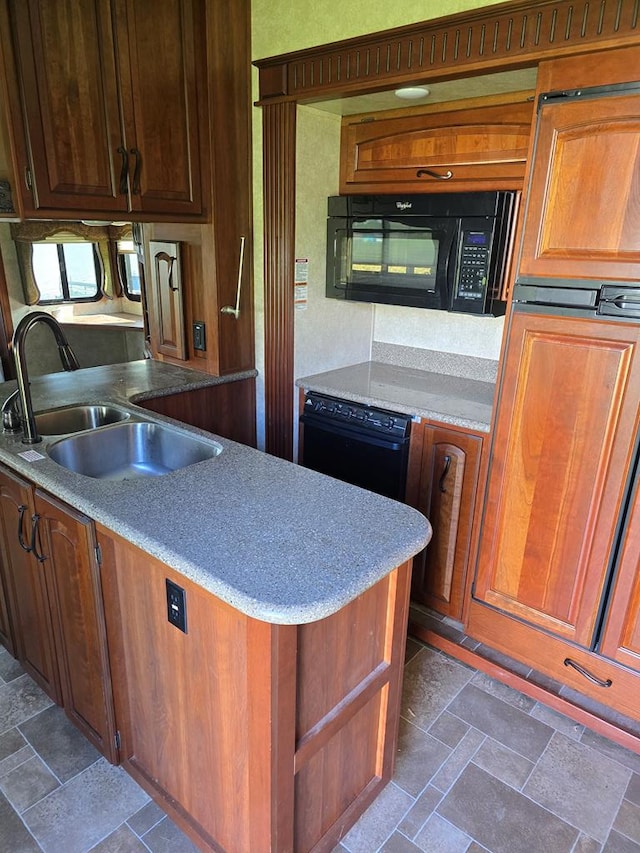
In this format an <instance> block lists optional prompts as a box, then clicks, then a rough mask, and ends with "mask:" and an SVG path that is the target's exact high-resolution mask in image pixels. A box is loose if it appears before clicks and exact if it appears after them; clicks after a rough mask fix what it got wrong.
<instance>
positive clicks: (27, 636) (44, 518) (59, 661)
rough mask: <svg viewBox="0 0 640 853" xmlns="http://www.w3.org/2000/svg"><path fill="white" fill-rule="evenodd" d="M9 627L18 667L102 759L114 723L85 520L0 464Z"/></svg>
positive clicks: (109, 749) (0, 538)
mask: <svg viewBox="0 0 640 853" xmlns="http://www.w3.org/2000/svg"><path fill="white" fill-rule="evenodd" d="M0 528H1V529H0V549H1V551H2V564H1V570H2V577H1V580H2V585H3V589H4V590H5V591H6V593H7V595H6V610H7V614H8V615H9V616H10V620H11V624H10V630H9V633H10V634H11V636H12V637H13V641H14V652H15V655H16V657H17V658H18V660H19V661H20V662H21V664H22V666H23V667H24V669H25V670H26V671H27V672H28V673H29V675H31V676H32V677H33V679H34V680H35V681H36V682H37V684H39V685H40V687H42V689H43V690H44V691H45V692H46V693H47V694H48V695H49V696H50V697H51V698H52V699H53V700H54V701H55V702H57V703H58V704H60V705H63V707H64V709H65V712H66V714H67V716H68V717H69V719H70V720H71V721H72V722H73V723H74V724H75V725H76V726H77V727H78V728H79V729H80V730H81V731H82V733H83V734H84V735H85V736H86V737H87V738H88V739H89V740H90V741H91V742H92V743H93V744H94V746H95V747H96V748H97V749H99V750H100V751H101V752H102V753H103V754H104V755H105V756H106V757H107V758H108V759H109V760H110V761H115V760H116V759H117V752H116V745H115V724H114V717H113V701H112V696H111V681H110V672H109V663H108V657H107V646H106V638H105V628H104V616H103V609H102V598H101V592H100V582H99V577H98V564H97V550H96V544H95V532H94V526H93V522H92V521H91V520H90V519H89V518H87V517H86V516H84V515H81V514H80V513H78V512H76V511H75V510H73V509H72V508H71V507H69V506H67V505H65V504H63V503H61V502H59V501H58V500H56V499H54V498H52V497H51V496H49V495H47V494H45V493H44V492H42V491H40V490H34V488H33V486H32V485H31V483H29V482H28V481H26V480H23V479H21V478H20V477H17V476H16V475H14V474H12V473H9V472H8V471H7V470H6V469H4V468H0Z"/></svg>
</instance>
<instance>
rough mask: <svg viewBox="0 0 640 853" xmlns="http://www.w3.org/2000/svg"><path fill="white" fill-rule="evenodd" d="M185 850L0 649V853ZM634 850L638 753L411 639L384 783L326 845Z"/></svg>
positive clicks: (384, 852) (536, 852)
mask: <svg viewBox="0 0 640 853" xmlns="http://www.w3.org/2000/svg"><path fill="white" fill-rule="evenodd" d="M89 850H92V851H96V853H144V851H152V853H169V851H171V853H194V851H195V847H194V846H193V845H192V844H191V842H190V841H189V840H188V839H187V838H186V837H185V836H184V835H183V834H182V833H181V832H180V830H179V829H178V828H177V827H176V826H175V825H174V824H173V823H172V822H171V821H170V820H169V819H168V818H167V817H165V816H164V815H163V813H162V812H161V810H160V809H159V808H158V807H157V806H156V805H155V804H153V803H152V802H151V801H150V800H149V798H148V797H147V795H146V794H145V793H144V792H143V791H141V789H140V788H139V787H138V786H137V785H136V784H135V783H134V782H133V781H132V780H131V779H130V778H129V777H128V776H127V774H126V773H124V771H122V770H121V769H119V768H116V767H111V766H110V765H109V764H107V763H106V762H105V761H104V759H102V758H101V757H100V756H99V755H98V754H97V753H96V752H95V750H94V749H93V747H91V746H90V745H89V744H88V743H87V742H86V741H85V740H84V738H83V737H82V736H81V735H79V734H78V733H77V732H76V731H75V729H74V728H73V727H72V726H71V724H70V723H68V722H67V720H66V717H65V716H64V714H63V713H62V711H61V710H60V709H59V708H57V707H55V706H53V705H52V704H51V702H50V701H49V700H48V698H47V697H46V696H45V695H44V694H43V693H42V692H41V691H40V690H39V689H38V688H37V687H36V686H35V685H34V684H33V682H32V681H31V680H30V679H29V677H28V676H26V675H25V674H24V673H23V672H22V670H21V669H20V667H19V666H18V665H17V664H16V663H15V661H14V660H13V659H12V658H11V657H10V656H9V655H8V654H7V652H6V651H5V650H4V649H1V648H0V853H35V851H45V853H85V851H89ZM375 851H380V853H419V851H428V853H640V755H636V754H635V753H632V752H628V751H627V750H624V749H622V748H621V747H619V746H617V745H615V744H613V743H612V742H610V741H608V740H606V739H605V738H602V737H600V736H599V735H596V734H594V733H593V732H591V731H589V730H588V729H585V728H584V727H583V726H580V725H577V724H575V723H574V722H573V721H571V720H569V719H567V718H566V717H563V716H561V715H559V714H557V713H555V712H553V711H551V710H549V709H548V708H546V707H545V706H542V705H540V704H539V703H537V702H535V701H534V700H532V699H529V698H528V697H526V696H523V695H522V694H520V693H518V692H516V691H514V690H511V689H510V688H507V687H504V686H503V685H501V684H499V683H498V682H496V681H493V680H492V679H490V678H488V677H487V676H485V675H484V674H482V673H479V672H476V671H475V670H473V669H471V668H469V667H466V666H464V665H463V664H460V663H458V662H457V661H455V660H453V659H451V658H449V657H447V656H446V655H444V654H442V653H440V652H437V651H435V650H433V649H431V648H428V647H425V646H422V645H420V644H419V643H417V642H415V641H413V640H409V644H408V649H407V664H406V668H405V687H404V697H403V707H402V721H401V730H400V743H399V751H398V760H397V768H396V773H395V776H394V779H393V781H392V782H391V783H390V784H389V785H388V786H387V788H385V790H384V791H383V792H382V794H381V795H380V796H379V797H378V799H377V800H376V801H375V802H374V804H373V805H372V806H371V807H370V808H369V810H368V811H367V812H366V813H365V814H364V815H363V816H362V818H361V819H360V821H359V822H358V823H357V825H356V826H355V827H354V828H353V829H352V830H351V831H350V832H349V833H348V835H347V836H345V838H344V839H343V841H342V843H341V844H340V845H339V847H338V848H336V853H375Z"/></svg>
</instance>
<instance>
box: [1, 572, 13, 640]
mask: <svg viewBox="0 0 640 853" xmlns="http://www.w3.org/2000/svg"><path fill="white" fill-rule="evenodd" d="M8 588H9V587H8V579H7V570H6V568H5V566H4V565H2V563H0V643H2V645H3V646H4V647H5V648H6V649H7V651H9V652H10V653H11V654H12V655H13V656H14V657H16V656H17V651H16V646H15V643H14V640H13V627H12V621H11V615H10V611H9V593H8Z"/></svg>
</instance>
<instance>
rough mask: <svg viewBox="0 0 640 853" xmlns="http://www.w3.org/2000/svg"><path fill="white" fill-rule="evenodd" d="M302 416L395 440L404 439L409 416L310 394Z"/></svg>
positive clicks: (407, 432) (408, 425) (407, 428)
mask: <svg viewBox="0 0 640 853" xmlns="http://www.w3.org/2000/svg"><path fill="white" fill-rule="evenodd" d="M304 415H305V417H306V416H308V415H313V416H315V417H317V418H329V419H331V420H334V421H337V422H342V423H343V424H349V425H351V426H353V427H359V428H360V429H362V430H367V431H371V432H380V433H384V434H385V435H389V436H394V437H396V438H405V437H406V436H407V435H409V430H410V426H411V415H403V414H400V413H399V412H390V411H387V410H386V409H378V408H375V407H374V406H365V405H361V404H360V403H352V402H350V401H348V400H339V399H338V398H336V397H328V396H326V395H324V394H317V393H315V392H311V391H310V392H308V393H307V395H306V397H305V401H304Z"/></svg>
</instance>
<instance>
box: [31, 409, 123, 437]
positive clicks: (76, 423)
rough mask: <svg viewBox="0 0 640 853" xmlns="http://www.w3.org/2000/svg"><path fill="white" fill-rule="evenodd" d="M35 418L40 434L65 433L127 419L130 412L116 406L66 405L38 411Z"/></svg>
mask: <svg viewBox="0 0 640 853" xmlns="http://www.w3.org/2000/svg"><path fill="white" fill-rule="evenodd" d="M35 418H36V428H37V430H38V433H39V434H40V435H65V434H66V433H69V432H81V431H82V430H85V429H95V428H96V427H99V426H105V425H106V424H115V423H117V422H118V421H125V420H127V419H128V418H129V413H128V412H123V411H121V410H120V409H116V408H115V407H114V406H65V407H64V408H61V409H47V411H46V412H38V413H37V414H36V416H35Z"/></svg>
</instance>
